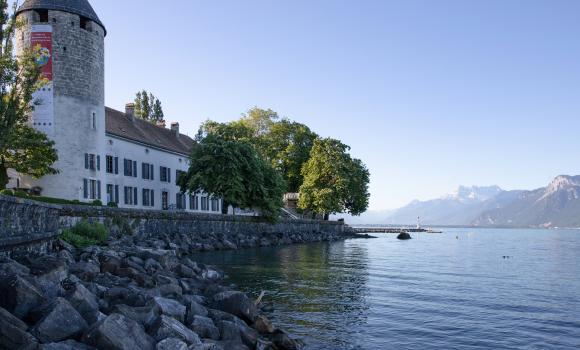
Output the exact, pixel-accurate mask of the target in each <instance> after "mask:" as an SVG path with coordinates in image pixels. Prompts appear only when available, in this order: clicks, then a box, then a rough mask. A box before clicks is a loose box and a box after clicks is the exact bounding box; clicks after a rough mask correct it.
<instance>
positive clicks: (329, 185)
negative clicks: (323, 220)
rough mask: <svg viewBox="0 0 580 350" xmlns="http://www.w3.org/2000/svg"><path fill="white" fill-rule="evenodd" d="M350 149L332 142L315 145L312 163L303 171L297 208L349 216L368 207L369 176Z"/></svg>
mask: <svg viewBox="0 0 580 350" xmlns="http://www.w3.org/2000/svg"><path fill="white" fill-rule="evenodd" d="M349 150H350V147H349V146H347V145H345V144H343V143H342V142H340V141H338V140H334V139H330V138H326V139H317V140H316V141H314V145H313V147H312V151H311V152H310V159H309V160H308V162H306V163H305V164H304V167H303V168H302V175H303V176H304V183H303V184H302V186H301V187H300V200H299V202H298V206H299V207H300V208H301V209H304V210H310V211H312V212H314V213H317V214H324V215H325V216H326V217H327V216H328V215H329V214H336V213H343V212H347V213H349V214H352V215H360V214H362V213H364V212H365V211H366V209H367V208H368V203H369V197H370V194H369V191H368V185H369V181H370V174H369V171H368V170H367V168H366V167H365V165H364V164H363V163H362V161H360V160H359V159H353V158H352V157H351V156H350V154H348V151H349Z"/></svg>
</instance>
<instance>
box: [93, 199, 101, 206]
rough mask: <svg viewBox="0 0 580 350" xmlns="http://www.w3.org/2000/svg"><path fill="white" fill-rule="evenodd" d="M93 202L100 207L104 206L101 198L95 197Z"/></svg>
mask: <svg viewBox="0 0 580 350" xmlns="http://www.w3.org/2000/svg"><path fill="white" fill-rule="evenodd" d="M91 204H92V205H95V206H99V207H102V206H103V202H101V201H100V200H99V199H95V200H94V201H92V202H91Z"/></svg>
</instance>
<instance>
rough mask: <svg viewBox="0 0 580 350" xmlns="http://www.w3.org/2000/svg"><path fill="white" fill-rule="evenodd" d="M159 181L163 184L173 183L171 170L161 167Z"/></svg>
mask: <svg viewBox="0 0 580 350" xmlns="http://www.w3.org/2000/svg"><path fill="white" fill-rule="evenodd" d="M159 180H161V182H171V169H170V168H166V167H164V166H162V167H159Z"/></svg>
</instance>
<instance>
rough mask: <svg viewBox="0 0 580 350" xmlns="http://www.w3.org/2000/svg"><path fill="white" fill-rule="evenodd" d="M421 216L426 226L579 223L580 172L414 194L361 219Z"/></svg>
mask: <svg viewBox="0 0 580 350" xmlns="http://www.w3.org/2000/svg"><path fill="white" fill-rule="evenodd" d="M418 216H419V217H420V221H421V224H422V225H425V226H428V225H457V226H482V227H546V228H553V227H566V228H571V227H580V176H568V175H561V176H558V177H556V178H555V179H554V180H553V181H552V182H550V184H548V186H546V187H542V188H538V189H536V190H532V191H523V190H516V191H505V190H502V189H501V188H500V187H498V186H485V187H478V186H471V187H465V186H461V187H459V188H458V189H457V190H456V191H455V192H453V193H451V194H448V195H446V196H443V197H441V198H437V199H433V200H427V201H418V200H415V201H413V202H411V203H410V204H408V205H407V206H405V207H402V208H400V209H396V210H392V211H389V212H382V213H379V212H374V213H373V212H371V213H369V214H368V215H367V216H365V217H362V218H361V219H362V220H363V221H365V223H369V224H370V223H374V224H398V225H414V224H416V222H417V217H418ZM354 223H356V222H354Z"/></svg>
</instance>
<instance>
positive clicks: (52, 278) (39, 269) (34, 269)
mask: <svg viewBox="0 0 580 350" xmlns="http://www.w3.org/2000/svg"><path fill="white" fill-rule="evenodd" d="M30 273H31V274H33V275H35V277H36V278H35V280H34V281H35V284H36V285H37V286H38V287H39V289H40V291H41V292H42V293H43V294H44V296H45V297H47V298H49V299H52V298H55V297H57V296H59V295H62V294H63V293H64V290H63V289H62V287H61V282H62V281H64V280H65V279H66V278H67V277H68V267H67V265H66V263H65V261H64V260H62V259H59V258H57V257H56V256H51V255H45V256H41V257H39V258H36V259H34V260H33V261H32V263H31V265H30Z"/></svg>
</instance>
